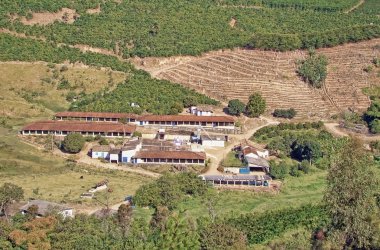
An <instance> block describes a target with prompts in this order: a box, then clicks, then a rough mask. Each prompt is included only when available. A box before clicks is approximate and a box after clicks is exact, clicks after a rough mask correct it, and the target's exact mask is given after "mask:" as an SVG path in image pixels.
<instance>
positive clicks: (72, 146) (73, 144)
mask: <svg viewBox="0 0 380 250" xmlns="http://www.w3.org/2000/svg"><path fill="white" fill-rule="evenodd" d="M84 143H85V139H84V137H83V136H82V135H81V134H69V135H67V136H66V137H65V139H64V140H63V143H62V146H63V149H64V150H65V151H67V152H69V153H79V152H80V151H81V150H82V148H83V146H84Z"/></svg>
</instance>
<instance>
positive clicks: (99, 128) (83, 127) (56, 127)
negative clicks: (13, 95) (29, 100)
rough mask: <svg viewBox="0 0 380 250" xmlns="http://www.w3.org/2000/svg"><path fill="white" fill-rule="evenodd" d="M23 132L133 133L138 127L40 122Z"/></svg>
mask: <svg viewBox="0 0 380 250" xmlns="http://www.w3.org/2000/svg"><path fill="white" fill-rule="evenodd" d="M22 130H45V131H67V132H102V133H103V132H104V133H109V132H120V133H123V132H125V133H133V132H134V131H135V130H136V126H132V125H126V124H121V123H114V122H101V123H100V122H96V123H94V122H79V121H38V122H33V123H30V124H28V125H26V126H25V127H23V128H22Z"/></svg>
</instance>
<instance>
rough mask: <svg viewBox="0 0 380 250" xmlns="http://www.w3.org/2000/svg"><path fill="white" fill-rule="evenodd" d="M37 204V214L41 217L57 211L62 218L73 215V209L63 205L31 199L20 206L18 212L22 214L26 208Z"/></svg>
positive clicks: (26, 210) (25, 212) (25, 211)
mask: <svg viewBox="0 0 380 250" xmlns="http://www.w3.org/2000/svg"><path fill="white" fill-rule="evenodd" d="M33 205H34V206H37V207H38V210H37V216H38V217H43V216H46V215H49V214H51V213H57V214H60V215H62V216H63V218H72V217H74V209H72V208H69V207H66V206H64V205H61V204H58V203H53V202H49V201H43V200H31V201H29V202H28V203H27V204H26V205H24V206H22V207H21V208H20V212H21V213H22V214H27V213H28V209H29V207H31V206H33Z"/></svg>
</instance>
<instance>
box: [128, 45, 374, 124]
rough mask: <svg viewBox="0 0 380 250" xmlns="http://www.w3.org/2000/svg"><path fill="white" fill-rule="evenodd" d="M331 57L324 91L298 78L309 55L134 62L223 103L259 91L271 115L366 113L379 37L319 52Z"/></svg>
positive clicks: (214, 55)
mask: <svg viewBox="0 0 380 250" xmlns="http://www.w3.org/2000/svg"><path fill="white" fill-rule="evenodd" d="M317 53H321V54H324V55H326V56H327V58H328V61H329V65H328V76H327V80H326V84H325V86H326V88H325V89H321V90H317V89H313V88H311V87H309V86H308V85H307V84H306V83H305V82H303V81H302V80H301V79H300V78H299V77H298V75H297V73H296V70H297V61H298V60H301V59H303V58H305V57H306V55H307V51H294V52H271V51H260V50H246V49H234V50H225V51H216V52H210V53H206V54H204V55H202V56H200V57H171V58H145V59H134V60H133V61H134V63H135V65H136V67H139V68H142V69H144V70H147V71H148V72H150V73H151V74H152V75H153V76H155V77H157V78H159V79H166V80H170V81H172V82H177V83H181V84H183V85H185V86H189V87H191V88H194V89H197V90H198V91H200V92H203V93H206V94H208V95H211V96H214V97H216V98H217V99H220V100H222V101H228V100H231V99H234V98H238V99H241V100H243V101H247V99H248V96H249V95H250V94H251V93H252V92H255V91H257V92H260V93H262V95H263V96H264V97H265V99H266V100H267V103H268V106H269V111H273V109H275V108H295V109H296V110H297V111H298V113H299V116H302V117H312V116H318V117H326V116H330V115H332V114H335V113H338V112H339V111H341V110H346V109H355V110H361V111H363V110H365V109H366V108H367V107H368V106H369V104H370V102H369V99H368V97H367V96H365V95H364V94H363V92H362V89H363V88H364V87H368V86H372V85H377V86H379V85H380V78H379V76H378V70H377V71H376V69H375V70H373V71H372V72H368V73H367V72H365V71H364V69H365V68H366V67H368V66H369V65H371V64H372V60H373V58H375V57H379V55H380V39H375V40H371V41H366V42H360V43H356V44H349V45H344V46H338V47H335V48H326V49H319V50H317Z"/></svg>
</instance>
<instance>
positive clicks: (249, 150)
mask: <svg viewBox="0 0 380 250" xmlns="http://www.w3.org/2000/svg"><path fill="white" fill-rule="evenodd" d="M242 153H243V155H244V156H246V155H250V156H251V157H253V156H252V154H255V155H256V156H258V157H261V158H264V159H266V158H268V157H269V151H268V150H266V149H258V148H255V147H252V146H245V147H244V148H242ZM256 158H257V157H256Z"/></svg>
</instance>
